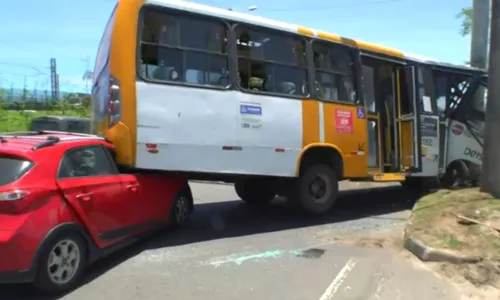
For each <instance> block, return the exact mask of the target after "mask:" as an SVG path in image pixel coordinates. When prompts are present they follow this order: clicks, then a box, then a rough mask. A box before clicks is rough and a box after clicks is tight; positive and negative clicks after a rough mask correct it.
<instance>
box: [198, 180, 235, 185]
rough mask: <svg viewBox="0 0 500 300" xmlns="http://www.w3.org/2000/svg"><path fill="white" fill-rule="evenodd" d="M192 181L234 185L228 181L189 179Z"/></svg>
mask: <svg viewBox="0 0 500 300" xmlns="http://www.w3.org/2000/svg"><path fill="white" fill-rule="evenodd" d="M189 181H190V182H196V183H203V184H221V185H233V184H232V183H227V182H224V181H206V180H189Z"/></svg>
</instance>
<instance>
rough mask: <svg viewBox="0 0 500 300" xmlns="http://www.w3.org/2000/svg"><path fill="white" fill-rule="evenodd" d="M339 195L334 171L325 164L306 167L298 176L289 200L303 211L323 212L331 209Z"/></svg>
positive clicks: (317, 213) (311, 212) (318, 213)
mask: <svg viewBox="0 0 500 300" xmlns="http://www.w3.org/2000/svg"><path fill="white" fill-rule="evenodd" d="M338 196H339V182H338V177H337V174H336V173H335V171H334V170H333V169H332V168H331V167H330V166H329V165H326V164H314V165H310V166H309V167H307V169H306V170H305V172H304V173H302V174H301V175H300V177H299V180H298V184H297V186H296V193H295V195H291V198H292V199H291V200H292V201H293V202H295V203H294V204H296V205H298V206H299V207H300V208H301V209H302V210H303V211H304V212H306V213H309V214H315V215H320V214H325V213H327V212H328V211H330V210H331V209H332V207H333V206H334V205H335V203H336V202H337V198H338Z"/></svg>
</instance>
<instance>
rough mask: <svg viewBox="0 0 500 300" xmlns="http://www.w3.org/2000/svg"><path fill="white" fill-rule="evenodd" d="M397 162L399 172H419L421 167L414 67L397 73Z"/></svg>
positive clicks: (402, 69)
mask: <svg viewBox="0 0 500 300" xmlns="http://www.w3.org/2000/svg"><path fill="white" fill-rule="evenodd" d="M397 73H398V74H397V95H398V97H397V114H396V127H397V132H398V141H399V145H398V149H399V151H398V153H399V157H398V161H399V166H400V169H401V171H404V172H419V171H420V170H421V166H422V157H421V153H420V152H421V150H420V133H419V128H420V112H419V109H418V106H417V101H418V95H417V93H418V91H417V84H418V83H417V77H416V67H415V66H405V67H403V68H401V69H399V70H398V72H397Z"/></svg>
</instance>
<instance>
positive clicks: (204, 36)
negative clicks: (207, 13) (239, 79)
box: [140, 8, 229, 87]
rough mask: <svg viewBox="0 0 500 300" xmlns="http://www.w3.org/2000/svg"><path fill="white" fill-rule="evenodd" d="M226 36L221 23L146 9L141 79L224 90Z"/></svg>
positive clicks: (224, 25) (224, 26)
mask: <svg viewBox="0 0 500 300" xmlns="http://www.w3.org/2000/svg"><path fill="white" fill-rule="evenodd" d="M227 32H228V28H227V25H226V24H225V23H223V22H220V21H215V20H211V19H207V18H203V17H196V16H184V15H182V14H177V13H175V14H174V13H166V12H163V11H156V10H155V9H154V8H147V10H146V12H145V14H144V24H143V28H142V37H141V63H142V66H141V68H140V69H141V75H142V76H143V77H144V78H145V79H152V80H155V81H165V82H178V83H187V84H190V85H208V86H215V87H226V86H228V84H229V79H228V60H229V59H228V53H227V49H226V48H227Z"/></svg>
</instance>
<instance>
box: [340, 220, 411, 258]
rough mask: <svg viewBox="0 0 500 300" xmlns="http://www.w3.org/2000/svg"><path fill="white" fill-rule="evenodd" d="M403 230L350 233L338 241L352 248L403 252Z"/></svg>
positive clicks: (398, 227) (399, 227) (395, 228)
mask: <svg viewBox="0 0 500 300" xmlns="http://www.w3.org/2000/svg"><path fill="white" fill-rule="evenodd" d="M403 229H404V228H403V226H395V227H394V228H391V229H386V230H376V231H371V232H366V231H364V232H360V233H354V234H353V233H350V234H349V235H348V236H343V237H338V238H337V239H336V241H337V242H339V243H342V244H345V245H350V246H356V247H363V248H373V249H386V250H391V251H396V252H402V251H403V250H404V248H403Z"/></svg>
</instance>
